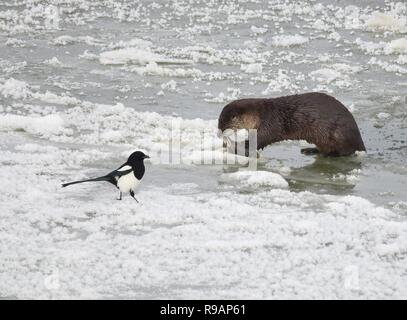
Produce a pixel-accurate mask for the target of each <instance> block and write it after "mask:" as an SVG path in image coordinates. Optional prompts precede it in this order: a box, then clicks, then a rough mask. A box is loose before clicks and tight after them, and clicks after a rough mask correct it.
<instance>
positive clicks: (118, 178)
mask: <svg viewBox="0 0 407 320" xmlns="http://www.w3.org/2000/svg"><path fill="white" fill-rule="evenodd" d="M148 158H150V157H149V156H147V155H145V154H144V153H143V152H141V151H136V152H133V153H132V154H131V155H130V157H129V158H128V159H127V161H126V163H124V164H123V165H121V166H120V167H119V168H118V169H117V170H114V171H112V172H110V173H109V174H107V175H105V176H102V177H99V178H94V179H87V180H80V181H73V182H68V183H64V184H62V187H66V186H69V185H71V184H77V183H82V182H92V181H107V182H110V183H112V184H114V185H115V186H116V187H117V188H118V189H119V190H120V196H119V199H117V200H121V199H122V193H123V192H130V195H131V197H132V198H133V199H134V200H136V201H137V202H138V200H137V199H136V198H135V197H134V191H135V189H136V188H137V186H138V184H139V183H140V180H141V179H142V178H143V176H144V172H145V171H146V169H145V167H144V159H148Z"/></svg>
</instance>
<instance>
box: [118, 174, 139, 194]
mask: <svg viewBox="0 0 407 320" xmlns="http://www.w3.org/2000/svg"><path fill="white" fill-rule="evenodd" d="M139 183H140V181H139V180H137V179H136V177H135V176H134V173H133V171H132V172H130V173H128V174H126V175H124V176H121V177H120V178H119V180H118V181H117V186H118V187H119V189H120V191H121V192H130V190H132V191H134V190H136V188H137V186H138V184H139Z"/></svg>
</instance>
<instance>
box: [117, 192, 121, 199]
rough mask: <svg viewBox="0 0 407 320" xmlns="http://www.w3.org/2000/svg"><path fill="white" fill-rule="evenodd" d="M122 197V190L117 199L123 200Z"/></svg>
mask: <svg viewBox="0 0 407 320" xmlns="http://www.w3.org/2000/svg"><path fill="white" fill-rule="evenodd" d="M121 199H122V192H121V191H120V192H119V199H117V200H121Z"/></svg>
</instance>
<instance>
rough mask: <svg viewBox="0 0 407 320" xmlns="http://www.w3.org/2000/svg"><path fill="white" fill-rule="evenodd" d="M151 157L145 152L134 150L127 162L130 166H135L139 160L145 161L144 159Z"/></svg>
mask: <svg viewBox="0 0 407 320" xmlns="http://www.w3.org/2000/svg"><path fill="white" fill-rule="evenodd" d="M148 158H150V157H149V156H148V155H146V154H144V153H143V152H141V151H136V152H133V153H132V154H131V155H130V157H129V158H128V159H127V164H128V165H129V166H133V165H135V164H137V163H138V162H140V161H141V162H143V160H144V159H148Z"/></svg>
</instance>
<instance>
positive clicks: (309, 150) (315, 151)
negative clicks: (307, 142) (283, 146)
mask: <svg viewBox="0 0 407 320" xmlns="http://www.w3.org/2000/svg"><path fill="white" fill-rule="evenodd" d="M301 153H302V154H306V155H313V154H318V153H319V150H318V149H317V148H304V149H301Z"/></svg>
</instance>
